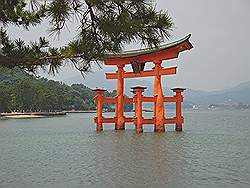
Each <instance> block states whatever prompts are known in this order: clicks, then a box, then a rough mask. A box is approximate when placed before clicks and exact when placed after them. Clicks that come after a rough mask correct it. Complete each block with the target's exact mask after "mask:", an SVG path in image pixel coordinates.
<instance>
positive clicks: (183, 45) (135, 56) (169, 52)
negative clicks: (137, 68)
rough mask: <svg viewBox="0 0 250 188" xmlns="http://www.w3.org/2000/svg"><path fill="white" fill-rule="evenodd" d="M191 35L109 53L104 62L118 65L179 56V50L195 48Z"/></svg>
mask: <svg viewBox="0 0 250 188" xmlns="http://www.w3.org/2000/svg"><path fill="white" fill-rule="evenodd" d="M190 37H191V34H189V35H187V36H186V37H184V38H182V39H180V40H178V41H175V42H172V43H169V44H165V45H161V46H159V47H158V48H146V49H141V50H131V51H124V52H122V53H119V54H107V55H106V57H105V58H104V64H106V65H116V64H131V63H133V62H137V63H145V62H150V61H157V60H168V59H173V58H177V57H178V55H179V52H182V51H185V50H190V49H192V48H193V45H192V44H191V42H190V41H189V39H190Z"/></svg>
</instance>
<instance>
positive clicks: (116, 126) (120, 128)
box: [115, 123, 125, 130]
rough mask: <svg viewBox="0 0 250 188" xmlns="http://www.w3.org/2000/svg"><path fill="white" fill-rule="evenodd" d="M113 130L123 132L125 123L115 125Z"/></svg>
mask: <svg viewBox="0 0 250 188" xmlns="http://www.w3.org/2000/svg"><path fill="white" fill-rule="evenodd" d="M115 130H125V123H123V124H122V125H117V124H115Z"/></svg>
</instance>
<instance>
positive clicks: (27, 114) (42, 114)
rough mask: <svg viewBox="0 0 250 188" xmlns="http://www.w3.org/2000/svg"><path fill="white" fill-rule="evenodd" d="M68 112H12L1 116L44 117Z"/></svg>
mask: <svg viewBox="0 0 250 188" xmlns="http://www.w3.org/2000/svg"><path fill="white" fill-rule="evenodd" d="M66 114H67V113H66V112H23V113H21V112H11V113H1V117H6V118H16V119H18V118H42V117H53V116H65V115H66Z"/></svg>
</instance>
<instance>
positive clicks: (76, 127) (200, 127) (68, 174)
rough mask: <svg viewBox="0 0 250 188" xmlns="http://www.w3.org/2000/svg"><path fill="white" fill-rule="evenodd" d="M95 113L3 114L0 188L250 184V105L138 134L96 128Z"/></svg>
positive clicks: (129, 130)
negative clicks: (36, 116) (177, 129)
mask: <svg viewBox="0 0 250 188" xmlns="http://www.w3.org/2000/svg"><path fill="white" fill-rule="evenodd" d="M106 115H108V116H112V114H106ZM129 115H131V114H129ZM93 116H94V114H69V115H67V116H65V117H55V118H43V119H19V120H14V119H12V120H10V119H9V120H0V187H1V188H5V187H11V188H15V187H16V188H30V187H32V188H33V187H34V188H37V187H38V188H39V187H81V188H85V187H86V188H92V187H105V188H106V187H107V188H113V187H118V188H120V187H121V188H144V187H180V188H183V187H199V188H200V187H216V188H217V187H236V188H241V187H246V188H249V187H250V146H249V145H250V111H207V112H198V111H196V112H185V125H184V131H183V132H181V133H177V132H175V131H174V126H173V127H167V129H168V131H167V132H165V133H158V134H156V133H153V132H152V131H153V126H147V127H145V132H144V133H143V134H141V135H136V134H135V133H134V130H133V126H132V125H128V126H127V130H126V131H118V132H116V131H114V130H112V129H113V125H107V126H106V125H105V130H104V132H102V133H96V132H95V125H94V124H93V120H92V119H93ZM146 116H150V114H147V115H146Z"/></svg>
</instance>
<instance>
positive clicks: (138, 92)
mask: <svg viewBox="0 0 250 188" xmlns="http://www.w3.org/2000/svg"><path fill="white" fill-rule="evenodd" d="M131 89H132V92H133V93H134V97H133V101H134V103H135V119H134V123H135V130H136V133H142V132H143V127H142V123H143V117H142V93H143V92H144V90H145V89H146V87H132V88H131Z"/></svg>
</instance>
